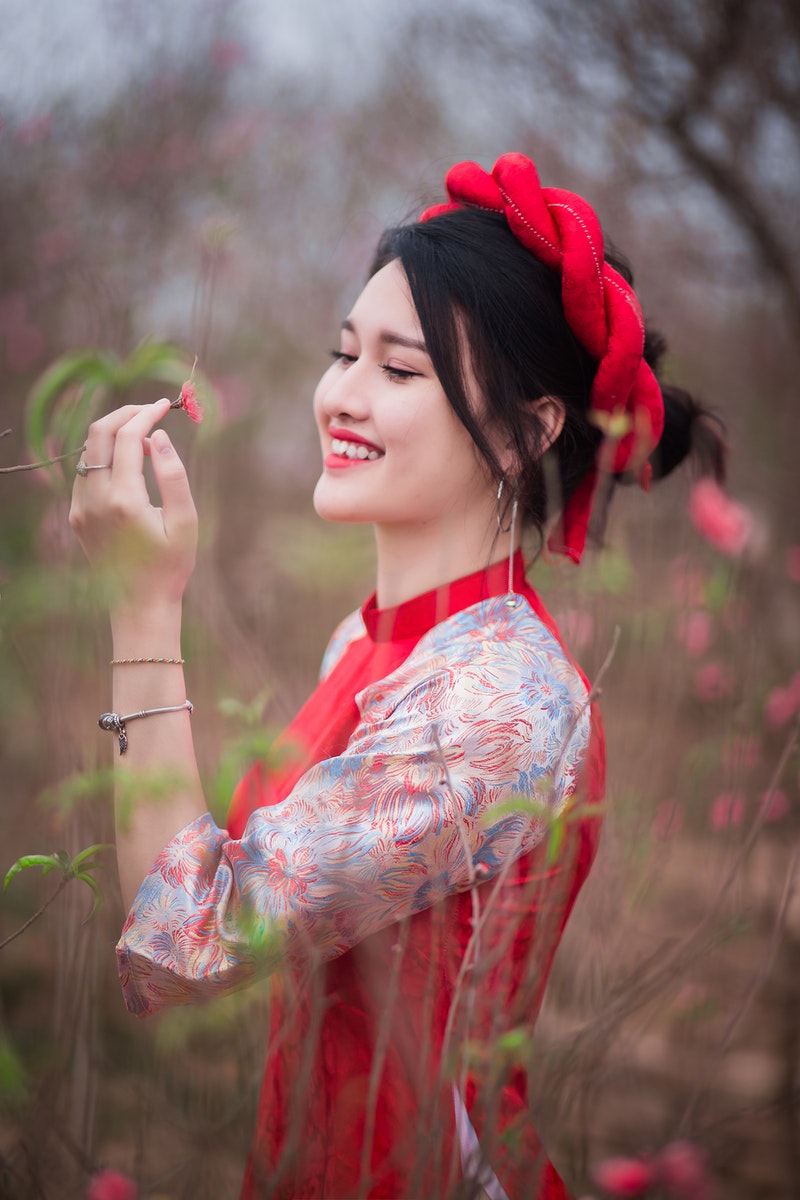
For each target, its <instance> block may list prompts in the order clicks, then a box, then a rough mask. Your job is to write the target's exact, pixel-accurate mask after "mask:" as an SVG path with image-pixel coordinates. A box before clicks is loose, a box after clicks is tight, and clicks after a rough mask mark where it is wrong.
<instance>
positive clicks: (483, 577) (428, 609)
mask: <svg viewBox="0 0 800 1200" xmlns="http://www.w3.org/2000/svg"><path fill="white" fill-rule="evenodd" d="M513 579H514V591H515V592H522V593H523V594H527V591H528V588H527V585H526V581H525V564H524V562H523V560H522V551H521V550H518V551H517V553H516V554H515V555H514V576H513ZM507 591H508V559H507V558H504V559H501V561H500V562H497V563H493V564H492V565H491V566H490V567H484V568H482V569H481V570H480V571H475V572H474V574H472V575H465V576H464V578H463V579H456V580H455V581H454V582H453V583H444V584H441V585H440V586H439V587H436V588H434V589H433V590H432V591H430V592H425V593H424V595H422V596H415V597H414V599H413V600H406V601H405V603H404V604H398V605H397V606H396V607H394V608H378V606H377V604H376V602H375V593H374V592H373V594H372V595H371V596H370V598H369V599H368V600H367V602H366V604H365V605H364V607H363V608H362V610H361V616H362V618H363V621H364V627H365V629H366V631H367V636H368V637H369V638H370V639H371V640H372V641H373V642H401V641H405V640H406V639H409V638H413V639H419V638H421V637H422V635H423V634H424V633H427V632H428V630H429V629H433V627H434V625H438V624H439V622H440V621H444V620H446V618H447V617H452V616H453V614H454V613H457V612H461V611H462V609H465V608H469V606H470V605H471V604H478V603H480V601H481V600H488V599H489V597H490V596H502V595H504V594H505V593H506V592H507Z"/></svg>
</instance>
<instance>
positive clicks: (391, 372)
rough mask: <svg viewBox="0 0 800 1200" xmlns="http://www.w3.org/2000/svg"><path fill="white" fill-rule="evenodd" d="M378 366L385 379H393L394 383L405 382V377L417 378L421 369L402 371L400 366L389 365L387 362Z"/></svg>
mask: <svg viewBox="0 0 800 1200" xmlns="http://www.w3.org/2000/svg"><path fill="white" fill-rule="evenodd" d="M380 368H381V370H382V371H383V373H384V375H385V376H386V377H387V379H392V380H394V382H395V383H405V381H406V380H407V379H419V378H420V376H421V374H422V372H421V371H404V370H403V368H402V367H390V366H389V364H388V363H381V364H380Z"/></svg>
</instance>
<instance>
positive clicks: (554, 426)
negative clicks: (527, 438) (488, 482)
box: [498, 396, 566, 479]
mask: <svg viewBox="0 0 800 1200" xmlns="http://www.w3.org/2000/svg"><path fill="white" fill-rule="evenodd" d="M531 412H533V413H536V416H537V417H538V420H539V430H538V433H539V436H538V439H537V440H536V442H534V441H533V438H531V444H530V447H529V451H530V454H531V455H532V456H533V458H543V457H544V456H545V454H546V453H547V451H548V450H549V449H550V447H551V446H552V445H553V443H554V442H555V441H556V440H557V438H558V436H559V434H560V433H561V430H562V429H563V428H564V419H565V417H566V409H565V407H564V402H563V401H562V400H559V399H558V397H557V396H540V397H539V399H538V400H534V401H533V402H532V404H531ZM498 458H499V460H500V466H501V467H502V469H503V474H504V475H506V476H507V477H508V478H509V479H514V478H515V477H516V476H517V475H518V474H519V472H520V467H521V464H520V461H519V458H518V456H517V453H516V451H515V449H514V447H513V446H512V445H507V446H505V447H503V448H502V449H501V450H500V452H499V454H498Z"/></svg>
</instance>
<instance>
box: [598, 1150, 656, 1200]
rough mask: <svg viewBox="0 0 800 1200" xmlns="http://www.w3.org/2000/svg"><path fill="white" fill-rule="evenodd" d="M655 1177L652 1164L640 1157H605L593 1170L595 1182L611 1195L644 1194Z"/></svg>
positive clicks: (654, 1180)
mask: <svg viewBox="0 0 800 1200" xmlns="http://www.w3.org/2000/svg"><path fill="white" fill-rule="evenodd" d="M656 1178H657V1176H656V1172H655V1169H654V1168H653V1165H652V1164H651V1163H649V1162H645V1160H644V1159H641V1158H607V1159H606V1160H605V1162H602V1163H600V1164H599V1166H597V1167H596V1168H595V1171H594V1181H595V1183H596V1184H597V1185H598V1186H599V1187H601V1188H602V1189H603V1191H605V1192H608V1193H609V1195H611V1196H644V1195H645V1193H646V1192H647V1191H648V1190H649V1189H650V1188H651V1187H652V1186H653V1184H654V1183H655V1182H656Z"/></svg>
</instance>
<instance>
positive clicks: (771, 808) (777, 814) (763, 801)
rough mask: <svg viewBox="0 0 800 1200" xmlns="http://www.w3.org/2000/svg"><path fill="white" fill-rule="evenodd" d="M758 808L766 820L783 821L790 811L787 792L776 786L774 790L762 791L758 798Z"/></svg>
mask: <svg viewBox="0 0 800 1200" xmlns="http://www.w3.org/2000/svg"><path fill="white" fill-rule="evenodd" d="M758 810H759V812H760V813H761V814H762V815H763V817H764V820H765V821H781V820H782V819H783V818H784V817H785V816H786V814H787V813H788V811H789V798H788V796H787V795H786V792H783V791H781V789H780V788H776V789H775V791H774V792H771V793H770V792H769V791H766V792H762V793H761V795H760V796H759V798H758Z"/></svg>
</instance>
